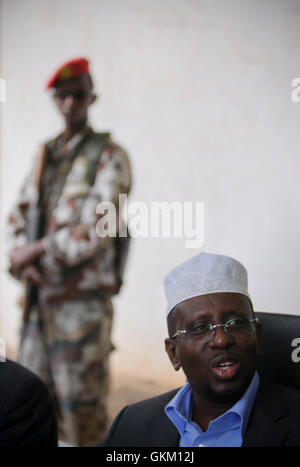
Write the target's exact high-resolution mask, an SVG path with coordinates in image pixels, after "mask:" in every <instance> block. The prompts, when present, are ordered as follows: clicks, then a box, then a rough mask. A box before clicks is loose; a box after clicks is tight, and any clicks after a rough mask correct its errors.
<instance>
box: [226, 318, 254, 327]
mask: <svg viewBox="0 0 300 467" xmlns="http://www.w3.org/2000/svg"><path fill="white" fill-rule="evenodd" d="M227 324H228V326H229V327H230V328H231V329H243V328H245V327H247V326H248V325H249V323H248V321H247V320H245V319H230V320H229V321H228V322H227Z"/></svg>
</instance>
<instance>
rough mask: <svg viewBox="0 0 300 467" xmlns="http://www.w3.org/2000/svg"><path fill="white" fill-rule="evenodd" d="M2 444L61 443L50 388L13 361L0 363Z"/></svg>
mask: <svg viewBox="0 0 300 467" xmlns="http://www.w3.org/2000/svg"><path fill="white" fill-rule="evenodd" d="M0 446H1V447H2V446H3V447H4V446H7V447H8V446H19V447H21V446H32V447H38V446H53V447H54V446H57V424H56V418H55V413H54V409H53V404H52V400H51V397H50V394H49V392H48V389H47V388H46V386H45V385H44V383H42V381H41V380H40V379H39V378H38V377H37V376H35V375H34V374H33V373H31V372H30V371H29V370H27V369H25V368H23V367H22V366H21V365H19V364H17V363H14V362H11V361H6V362H0Z"/></svg>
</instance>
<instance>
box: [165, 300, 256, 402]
mask: <svg viewBox="0 0 300 467" xmlns="http://www.w3.org/2000/svg"><path fill="white" fill-rule="evenodd" d="M239 318H242V319H243V318H249V319H252V318H253V315H252V308H251V304H250V302H249V300H248V299H247V297H244V296H243V295H241V294H237V293H216V294H209V295H203V296H200V297H194V298H191V299H188V300H185V301H184V302H182V303H181V304H179V305H177V307H176V330H178V329H191V328H194V326H196V325H198V324H201V323H207V322H209V323H212V324H219V323H224V322H226V321H228V320H230V319H239ZM259 336H260V326H259V324H253V328H252V329H251V328H250V330H247V331H241V332H239V331H238V332H237V331H234V332H231V331H229V332H228V333H226V332H225V331H224V328H223V327H217V328H216V329H215V334H213V333H210V332H209V333H208V334H206V335H205V336H197V337H195V336H191V335H190V336H189V335H183V336H177V337H175V338H168V339H166V341H165V343H166V351H167V353H168V355H169V357H170V360H171V362H172V364H173V366H174V368H175V369H176V370H177V369H179V368H180V366H181V367H182V369H183V371H184V373H185V375H186V377H187V380H188V381H189V383H190V385H191V387H192V389H193V393H194V394H196V395H197V397H198V398H200V400H201V399H202V400H203V401H206V402H213V403H229V402H233V403H234V402H236V401H237V400H238V399H240V397H241V396H242V395H243V393H244V392H245V391H246V389H247V387H248V385H249V383H250V382H251V379H252V377H253V375H254V372H255V370H256V362H257V356H258V342H259Z"/></svg>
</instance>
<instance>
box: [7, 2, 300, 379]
mask: <svg viewBox="0 0 300 467" xmlns="http://www.w3.org/2000/svg"><path fill="white" fill-rule="evenodd" d="M2 3H3V10H2V14H1V30H2V40H1V51H2V65H1V73H2V75H3V77H4V78H5V79H6V82H7V102H6V103H5V104H0V105H1V110H2V117H3V120H2V137H1V152H2V179H1V208H2V214H1V221H2V232H3V222H4V219H5V218H6V216H7V212H8V210H9V208H10V207H11V205H12V202H13V199H14V197H15V195H16V192H17V190H18V188H19V186H20V183H21V181H22V179H23V176H24V173H25V172H26V170H27V169H28V167H29V164H30V161H31V158H32V154H33V152H34V149H35V148H36V146H37V143H38V142H40V141H41V140H44V139H46V138H48V137H50V136H52V135H55V134H56V133H57V132H58V131H59V129H60V128H61V122H60V120H59V119H58V117H57V115H56V113H55V110H54V107H53V106H52V103H51V102H50V99H49V97H48V96H47V95H45V93H44V92H43V85H44V83H45V80H46V78H47V77H48V75H49V74H51V72H52V71H53V70H54V69H55V68H56V66H57V65H59V64H60V63H61V62H63V61H64V60H66V59H68V58H71V57H74V56H77V55H82V54H83V55H87V56H88V57H90V59H91V64H92V71H93V75H94V78H95V82H96V86H97V90H98V91H99V92H100V93H101V96H102V97H101V99H100V100H99V101H98V103H97V104H96V105H95V107H94V108H93V110H92V114H91V121H92V123H93V125H94V126H95V128H96V129H112V131H113V134H114V137H115V139H116V140H117V141H118V142H120V143H121V144H123V145H124V146H125V147H126V148H127V149H128V151H129V153H130V154H131V160H132V163H133V169H134V180H135V184H134V190H133V192H132V198H131V199H132V200H140V201H143V200H144V201H146V202H147V203H148V202H150V201H152V200H155V201H163V200H166V201H173V200H177V201H194V202H196V201H205V211H206V219H205V244H204V249H205V251H210V252H217V253H224V254H228V255H232V256H234V257H235V258H237V259H239V260H241V261H242V262H243V263H244V264H245V265H246V267H247V268H248V272H249V289H250V293H251V295H252V298H253V301H254V304H255V306H256V309H258V310H266V311H272V312H276V313H292V314H298V313H299V305H298V304H299V301H300V288H299V285H298V283H299V272H300V271H299V269H300V266H299V265H300V249H299V247H298V243H299V238H300V222H299V173H300V170H299V169H300V167H299V122H300V103H299V104H295V103H293V102H292V101H291V91H292V88H291V81H292V79H293V78H295V77H297V76H300V60H299V47H298V44H299V40H300V29H299V22H300V1H298V0H281V1H280V0H264V1H261V0H251V1H250V0H249V1H246V0H245V1H243V0H227V1H226V2H224V1H222V0H210V1H201V0H164V1H161V0H152V1H151V2H148V1H145V0H86V1H85V2H82V1H81V0H51V1H50V0H26V1H23V0H2ZM1 249H2V259H3V258H5V243H4V239H3V237H2V241H1ZM194 253H196V251H193V250H189V249H186V248H185V247H184V240H174V239H169V240H166V239H138V240H135V242H134V244H133V246H132V250H131V255H130V263H129V266H128V271H127V280H126V285H125V286H124V288H123V290H122V293H121V295H120V296H119V297H118V298H117V299H116V300H115V305H116V310H117V311H116V316H115V327H114V341H115V343H116V345H117V348H118V350H117V352H116V353H115V355H114V368H115V371H116V372H118V373H123V374H127V375H128V374H129V375H130V374H138V375H139V376H140V377H141V378H146V379H149V380H152V381H160V382H162V381H164V382H166V383H168V384H170V385H171V384H174V383H175V374H174V373H173V371H172V369H171V366H170V364H169V362H168V360H167V357H166V356H165V355H164V346H163V338H164V336H165V335H166V325H165V317H164V309H165V301H164V295H163V288H162V281H163V278H164V276H165V274H166V273H167V272H168V271H169V269H171V268H172V267H174V266H176V265H177V264H179V263H180V262H181V261H183V260H185V259H186V258H189V257H190V256H191V255H193V254H194ZM4 268H5V265H4V264H3V263H2V271H1V333H2V334H3V335H4V336H6V337H7V339H8V341H9V344H10V345H11V346H12V347H13V348H15V346H16V342H17V329H18V325H19V312H18V310H17V308H16V306H15V302H16V285H15V283H14V282H13V281H12V280H11V279H10V278H9V277H8V276H7V274H6V273H5V271H4ZM180 379H182V376H180ZM177 381H178V379H177V380H176V382H177Z"/></svg>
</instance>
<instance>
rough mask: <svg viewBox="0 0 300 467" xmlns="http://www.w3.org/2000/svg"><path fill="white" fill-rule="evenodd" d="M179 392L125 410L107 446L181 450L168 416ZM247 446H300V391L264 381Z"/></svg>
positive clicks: (262, 380)
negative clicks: (168, 408)
mask: <svg viewBox="0 0 300 467" xmlns="http://www.w3.org/2000/svg"><path fill="white" fill-rule="evenodd" d="M176 392H177V390H175V391H171V392H169V393H166V394H163V395H161V396H158V397H154V398H152V399H148V400H145V401H142V402H138V403H137V404H134V405H131V406H128V407H125V408H124V409H123V410H122V411H121V412H120V413H119V415H118V416H117V418H116V419H115V421H114V423H113V425H112V427H111V429H110V432H109V434H108V436H107V438H106V440H105V442H104V443H103V446H116V447H117V446H120V447H121V446H122V447H127V446H130V447H141V446H144V447H146V446H151V447H176V446H178V445H179V433H178V431H177V429H176V428H175V426H174V425H173V423H172V422H171V421H170V420H169V418H168V417H167V416H166V415H165V413H164V407H165V406H166V405H167V404H168V402H169V401H170V400H171V399H172V397H174V395H175V394H176ZM243 446H245V447H248V446H249V447H250V446H253V447H254V446H264V447H279V446H289V447H295V446H300V391H296V390H294V389H290V388H287V387H284V386H279V385H275V384H273V383H270V382H268V381H266V380H264V379H261V384H260V387H259V390H258V394H257V397H256V401H255V403H254V406H253V410H252V413H251V416H250V419H249V423H248V427H247V429H246V432H245V436H244V440H243Z"/></svg>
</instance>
